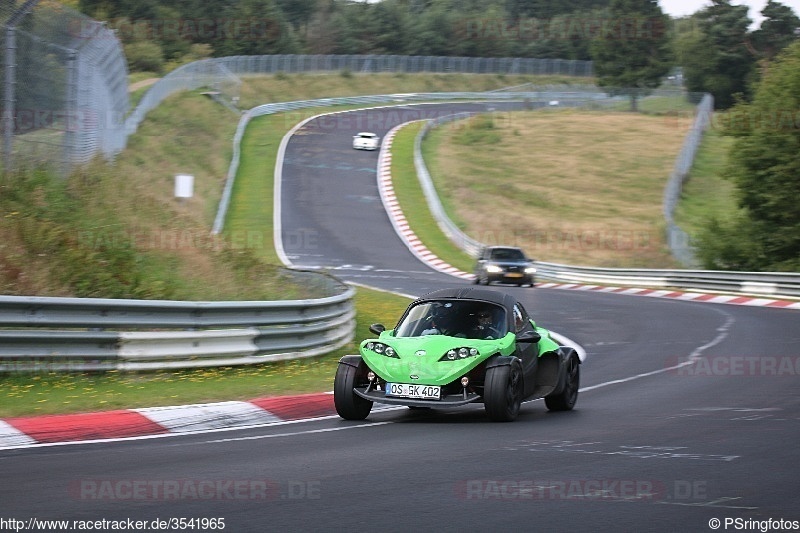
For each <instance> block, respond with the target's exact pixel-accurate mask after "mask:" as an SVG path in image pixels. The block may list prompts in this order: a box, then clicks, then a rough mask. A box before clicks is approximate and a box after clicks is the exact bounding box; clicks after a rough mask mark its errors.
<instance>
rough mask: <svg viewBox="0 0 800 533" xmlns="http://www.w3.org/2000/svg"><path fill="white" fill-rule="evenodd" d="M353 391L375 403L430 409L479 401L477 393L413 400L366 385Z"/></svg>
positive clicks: (479, 397)
mask: <svg viewBox="0 0 800 533" xmlns="http://www.w3.org/2000/svg"><path fill="white" fill-rule="evenodd" d="M353 392H355V393H356V394H358V395H359V396H361V397H362V398H364V399H365V400H370V401H373V402H377V403H387V404H392V405H409V406H412V407H430V408H432V409H446V408H448V407H460V406H462V405H467V404H468V403H473V402H478V401H481V400H482V398H481V396H480V395H479V394H476V393H474V392H471V393H468V394H467V397H466V399H465V398H464V395H463V394H449V395H447V396H445V397H444V398H442V399H441V400H414V399H411V398H398V397H396V396H386V391H380V390H374V389H373V390H370V391H369V392H367V388H366V387H362V388H355V389H353Z"/></svg>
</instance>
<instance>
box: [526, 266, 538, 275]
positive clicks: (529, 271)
mask: <svg viewBox="0 0 800 533" xmlns="http://www.w3.org/2000/svg"><path fill="white" fill-rule="evenodd" d="M525 273H526V274H536V267H528V268H526V269H525Z"/></svg>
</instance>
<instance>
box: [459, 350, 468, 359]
mask: <svg viewBox="0 0 800 533" xmlns="http://www.w3.org/2000/svg"><path fill="white" fill-rule="evenodd" d="M468 355H469V350H467V349H466V348H459V349H458V356H459V357H461V358H462V359H463V358H464V357H466V356H468Z"/></svg>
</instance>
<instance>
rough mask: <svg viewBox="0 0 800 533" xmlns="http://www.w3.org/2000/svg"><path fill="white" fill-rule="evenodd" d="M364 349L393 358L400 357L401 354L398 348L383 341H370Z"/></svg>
mask: <svg viewBox="0 0 800 533" xmlns="http://www.w3.org/2000/svg"><path fill="white" fill-rule="evenodd" d="M364 349H365V350H369V351H371V352H375V353H377V354H380V355H385V356H386V357H391V358H393V359H400V356H399V355H397V350H395V349H394V348H392V347H391V346H389V345H388V344H383V343H382V342H373V341H370V342H368V343H366V344H365V345H364Z"/></svg>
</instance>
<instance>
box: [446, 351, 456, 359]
mask: <svg viewBox="0 0 800 533" xmlns="http://www.w3.org/2000/svg"><path fill="white" fill-rule="evenodd" d="M447 358H448V359H450V360H451V361H452V360H453V359H455V358H456V351H455V350H450V351H449V352H447Z"/></svg>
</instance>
